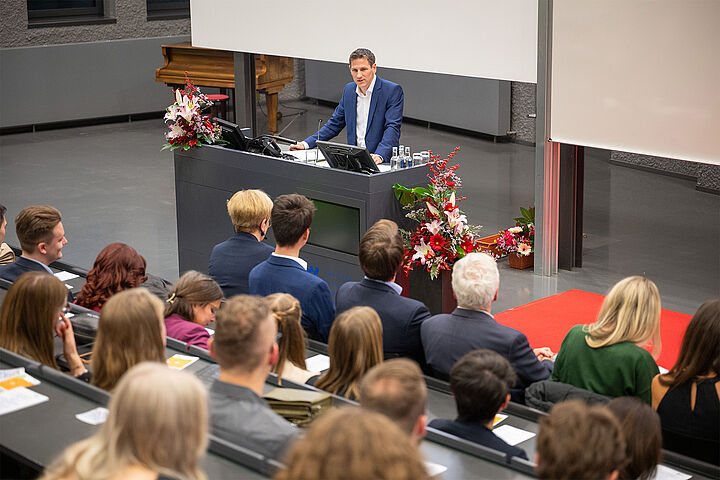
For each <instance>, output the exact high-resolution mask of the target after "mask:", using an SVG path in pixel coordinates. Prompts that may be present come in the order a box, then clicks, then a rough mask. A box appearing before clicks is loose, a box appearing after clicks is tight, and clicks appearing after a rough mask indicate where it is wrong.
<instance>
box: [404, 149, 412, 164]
mask: <svg viewBox="0 0 720 480" xmlns="http://www.w3.org/2000/svg"><path fill="white" fill-rule="evenodd" d="M412 166H413V165H412V157H411V156H410V147H405V168H410V167H412Z"/></svg>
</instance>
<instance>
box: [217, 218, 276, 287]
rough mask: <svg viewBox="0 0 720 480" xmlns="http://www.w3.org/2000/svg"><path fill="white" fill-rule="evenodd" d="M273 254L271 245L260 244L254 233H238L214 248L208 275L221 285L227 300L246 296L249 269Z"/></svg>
mask: <svg viewBox="0 0 720 480" xmlns="http://www.w3.org/2000/svg"><path fill="white" fill-rule="evenodd" d="M272 252H273V248H272V247H271V246H270V245H267V244H265V243H262V242H258V240H257V238H256V237H255V235H253V234H252V233H247V232H238V233H236V234H235V235H234V236H232V237H230V238H228V239H227V240H225V241H224V242H222V243H218V244H217V245H215V247H213V250H212V253H211V254H210V263H209V265H208V273H209V274H210V276H211V277H212V279H213V280H215V281H216V282H217V283H218V284H219V285H220V288H222V291H223V294H224V295H225V298H230V297H232V296H233V295H239V294H241V293H244V294H247V293H248V275H249V274H250V270H252V269H253V268H255V265H257V264H258V263H260V262H264V261H265V260H267V258H268V257H269V256H270V254H271V253H272Z"/></svg>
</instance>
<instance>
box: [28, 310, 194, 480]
mask: <svg viewBox="0 0 720 480" xmlns="http://www.w3.org/2000/svg"><path fill="white" fill-rule="evenodd" d="M113 298H115V297H113ZM111 300H112V299H111ZM108 409H109V410H110V413H109V414H108V417H107V420H106V421H105V423H104V424H103V425H102V426H101V427H100V429H99V430H98V432H97V433H96V434H95V435H93V436H92V437H90V438H88V439H86V440H83V441H81V442H78V443H76V444H74V445H71V446H70V447H69V448H67V449H66V450H65V452H64V453H63V454H62V455H61V456H60V458H58V459H57V460H56V461H55V462H54V463H53V464H52V465H51V466H50V467H49V468H48V469H47V471H46V472H45V475H44V476H43V477H42V478H43V480H57V479H63V480H121V479H122V480H155V479H162V478H172V479H177V480H205V478H206V476H205V474H204V473H203V472H202V471H201V470H200V467H199V465H198V462H199V461H200V458H201V457H202V456H203V454H204V453H205V449H206V447H207V441H208V431H207V430H208V413H207V411H208V410H207V393H206V391H205V388H204V387H203V385H202V383H200V381H199V380H198V379H196V378H195V377H194V376H193V375H192V374H189V373H186V372H178V371H172V370H168V369H167V368H165V367H163V366H162V365H158V364H154V363H141V364H140V365H137V366H135V367H134V368H132V369H131V370H130V371H128V373H127V374H126V375H125V376H124V377H123V378H122V380H120V383H118V386H117V389H116V391H115V393H114V394H113V396H112V399H111V400H110V404H109V406H108Z"/></svg>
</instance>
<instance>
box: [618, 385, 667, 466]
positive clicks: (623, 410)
mask: <svg viewBox="0 0 720 480" xmlns="http://www.w3.org/2000/svg"><path fill="white" fill-rule="evenodd" d="M607 407H608V408H609V409H610V411H611V412H612V413H613V415H615V418H617V419H618V421H619V422H620V430H621V431H622V433H623V435H624V436H625V446H626V451H625V454H626V456H627V458H628V464H627V465H625V468H623V469H622V470H620V480H634V479H638V480H648V479H650V478H654V477H655V471H656V470H657V466H658V463H660V462H661V461H662V430H661V427H660V417H659V416H658V414H657V413H655V411H654V410H653V409H652V408H650V406H649V405H648V404H646V403H645V402H643V401H642V400H640V399H639V398H635V397H619V398H614V399H612V400H610V402H609V403H608V404H607Z"/></svg>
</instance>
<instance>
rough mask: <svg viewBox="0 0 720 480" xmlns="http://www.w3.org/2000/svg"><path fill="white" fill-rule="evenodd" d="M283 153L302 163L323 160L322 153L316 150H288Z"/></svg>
mask: <svg viewBox="0 0 720 480" xmlns="http://www.w3.org/2000/svg"><path fill="white" fill-rule="evenodd" d="M283 153H289V154H290V155H292V156H293V157H295V158H297V159H298V160H302V161H303V162H305V161H307V160H310V161H315V160H325V157H324V156H323V154H322V152H321V151H320V150H318V149H317V148H312V149H310V150H288V151H287V152H283Z"/></svg>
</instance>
